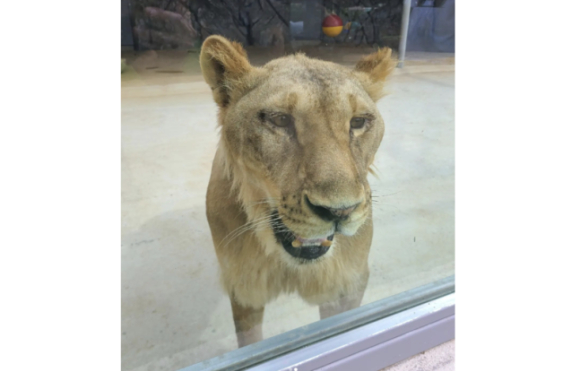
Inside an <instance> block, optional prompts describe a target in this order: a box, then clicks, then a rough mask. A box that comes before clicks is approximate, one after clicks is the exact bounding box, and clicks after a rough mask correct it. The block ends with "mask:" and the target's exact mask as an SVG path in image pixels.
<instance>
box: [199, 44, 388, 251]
mask: <svg viewBox="0 0 580 371" xmlns="http://www.w3.org/2000/svg"><path fill="white" fill-rule="evenodd" d="M390 56H391V50H390V49H382V50H379V51H377V52H376V53H374V54H371V55H368V56H367V57H365V58H363V59H362V60H361V61H359V62H358V64H357V65H356V67H355V68H354V69H349V68H346V67H343V66H340V65H337V64H334V63H330V62H325V61H321V60H316V59H311V58H308V57H306V56H304V55H302V54H297V55H291V56H286V57H283V58H279V59H276V60H273V61H271V62H269V63H268V64H266V65H264V66H263V67H254V66H251V65H250V63H249V62H248V59H247V56H246V53H245V51H244V50H243V49H242V47H241V46H240V45H239V44H236V43H233V42H230V41H228V40H226V39H224V38H223V37H220V36H211V37H209V38H208V39H207V40H206V41H205V43H204V44H203V47H202V50H201V58H200V59H201V68H202V72H203V76H204V78H205V80H206V82H207V83H208V84H209V85H210V87H211V88H212V91H213V96H214V99H215V101H216V103H217V104H218V106H219V124H220V126H221V131H222V133H221V142H220V146H221V150H223V151H224V153H225V155H224V162H226V164H225V165H224V170H225V171H226V172H227V176H229V177H231V178H232V181H233V189H234V190H235V191H236V192H238V198H239V201H240V202H241V203H242V204H243V207H244V210H245V211H246V213H247V214H248V218H249V220H254V221H256V223H257V224H259V223H260V222H262V224H263V223H264V221H267V222H268V223H270V224H271V227H272V228H273V230H274V232H275V237H276V239H277V240H278V242H280V243H281V244H282V246H284V248H285V250H286V251H287V252H288V253H290V255H293V256H296V257H300V258H303V259H315V258H317V257H319V256H321V255H323V254H324V253H326V251H327V250H328V249H329V246H330V245H331V241H332V239H333V237H334V234H335V233H340V234H343V235H346V236H352V235H354V234H355V233H356V232H357V230H359V228H360V227H361V226H362V225H363V224H364V223H365V221H366V220H367V219H368V218H369V217H370V215H371V190H370V188H369V183H368V181H367V175H368V172H369V167H370V166H371V164H372V162H373V158H374V155H375V153H376V151H377V149H378V147H379V144H380V143H381V139H382V137H383V132H384V123H383V119H382V118H381V115H380V113H379V111H378V109H377V107H376V105H375V102H376V101H377V100H378V99H379V98H380V97H381V96H382V88H383V84H384V81H385V79H386V77H387V75H388V74H389V73H390V72H391V71H392V69H393V67H394V63H393V62H392V61H391V59H390ZM300 246H302V247H301V248H297V247H300Z"/></svg>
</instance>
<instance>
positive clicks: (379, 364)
mask: <svg viewBox="0 0 580 371" xmlns="http://www.w3.org/2000/svg"><path fill="white" fill-rule="evenodd" d="M454 338H455V294H450V295H447V296H444V297H442V298H439V299H436V300H434V301H431V302H429V303H426V304H422V305H419V306H418V307H415V308H411V309H407V310H405V311H403V312H400V313H397V314H394V315H392V316H390V317H387V318H383V319H381V320H378V321H375V322H372V323H369V324H367V325H364V326H361V327H359V328H356V329H354V330H351V331H347V332H345V333H342V334H340V335H337V336H334V337H332V338H330V339H326V340H323V341H320V342H318V343H315V344H312V345H310V346H308V347H305V348H302V349H299V350H297V351H294V352H292V353H289V354H286V355H283V356H281V357H278V358H275V359H273V360H270V361H267V362H264V363H262V364H260V365H258V366H255V367H251V368H249V369H248V370H251V371H273V370H279V371H311V370H319V371H327V370H332V371H351V370H361V371H363V370H364V371H367V370H368V371H375V370H380V369H382V368H384V367H387V366H391V365H393V364H395V363H397V362H400V361H402V360H405V359H407V358H409V357H412V356H414V355H416V354H419V353H421V352H424V351H426V350H428V349H430V348H433V347H435V346H437V345H440V344H443V343H445V342H447V341H449V340H452V339H454Z"/></svg>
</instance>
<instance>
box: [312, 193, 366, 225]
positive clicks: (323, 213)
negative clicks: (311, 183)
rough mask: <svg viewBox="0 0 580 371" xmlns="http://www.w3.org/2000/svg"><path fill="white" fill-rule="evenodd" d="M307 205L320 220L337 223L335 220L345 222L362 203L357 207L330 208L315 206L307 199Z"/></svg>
mask: <svg viewBox="0 0 580 371" xmlns="http://www.w3.org/2000/svg"><path fill="white" fill-rule="evenodd" d="M305 199H306V204H307V205H308V207H310V209H311V210H312V211H313V212H314V214H316V215H318V216H319V217H320V218H322V219H324V220H327V221H335V220H343V219H346V218H348V217H349V216H350V214H352V212H353V211H354V209H356V208H357V206H358V205H360V202H359V203H357V204H355V205H350V206H346V207H339V208H337V207H330V206H325V205H320V204H315V203H313V202H311V201H310V200H309V199H308V197H307V196H306V197H305Z"/></svg>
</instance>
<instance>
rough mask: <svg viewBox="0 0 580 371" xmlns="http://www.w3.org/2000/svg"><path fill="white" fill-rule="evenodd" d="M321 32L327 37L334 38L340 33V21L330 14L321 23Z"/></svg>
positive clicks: (337, 17)
mask: <svg viewBox="0 0 580 371" xmlns="http://www.w3.org/2000/svg"><path fill="white" fill-rule="evenodd" d="M322 32H324V34H325V35H326V36H328V37H336V36H338V35H340V33H341V32H342V19H340V17H339V16H337V15H336V14H331V15H329V16H328V17H326V18H324V20H323V21H322Z"/></svg>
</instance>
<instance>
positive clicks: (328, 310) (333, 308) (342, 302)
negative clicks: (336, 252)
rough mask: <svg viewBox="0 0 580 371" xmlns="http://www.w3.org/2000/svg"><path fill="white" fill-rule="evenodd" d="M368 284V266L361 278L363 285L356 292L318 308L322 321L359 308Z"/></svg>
mask: <svg viewBox="0 0 580 371" xmlns="http://www.w3.org/2000/svg"><path fill="white" fill-rule="evenodd" d="M368 282H369V268H368V266H366V267H365V271H364V272H363V275H362V277H361V283H360V285H359V287H358V289H357V290H356V291H355V292H353V293H351V294H350V295H347V296H343V297H341V298H339V299H338V300H335V301H331V302H328V303H323V304H320V305H319V306H318V310H319V312H320V319H325V318H328V317H332V316H334V315H337V314H340V313H342V312H346V311H347V310H351V309H354V308H358V307H359V306H360V303H361V302H362V298H363V296H364V294H365V290H366V288H367V284H368Z"/></svg>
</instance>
